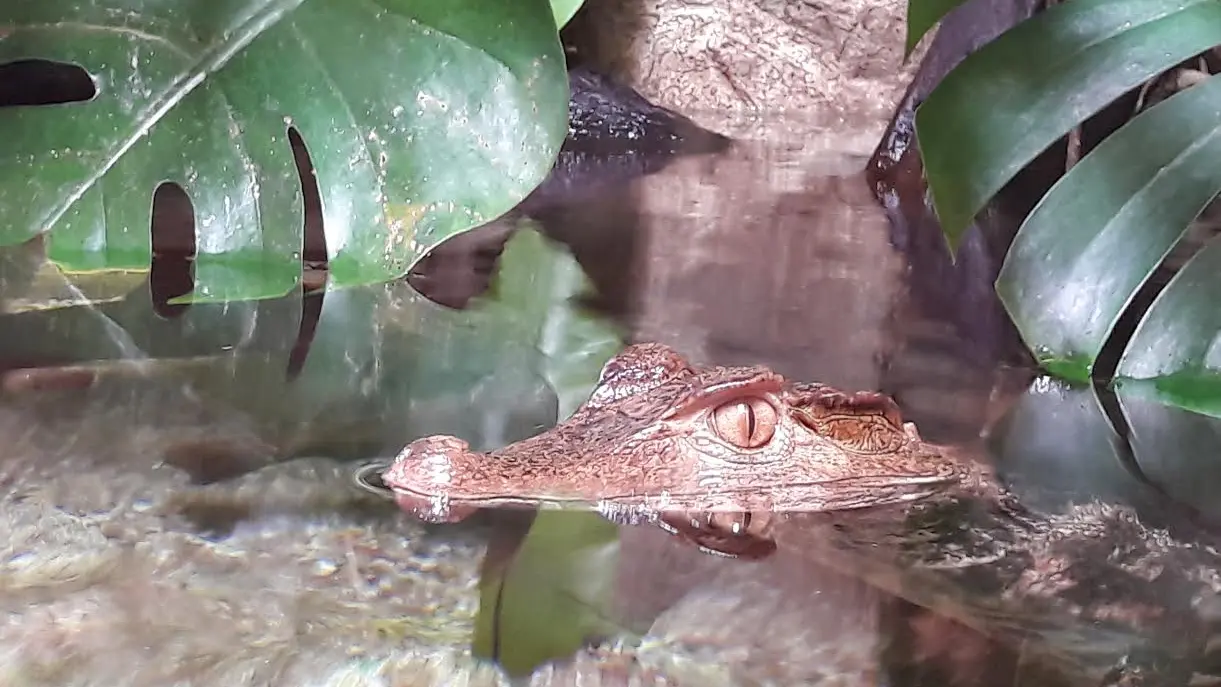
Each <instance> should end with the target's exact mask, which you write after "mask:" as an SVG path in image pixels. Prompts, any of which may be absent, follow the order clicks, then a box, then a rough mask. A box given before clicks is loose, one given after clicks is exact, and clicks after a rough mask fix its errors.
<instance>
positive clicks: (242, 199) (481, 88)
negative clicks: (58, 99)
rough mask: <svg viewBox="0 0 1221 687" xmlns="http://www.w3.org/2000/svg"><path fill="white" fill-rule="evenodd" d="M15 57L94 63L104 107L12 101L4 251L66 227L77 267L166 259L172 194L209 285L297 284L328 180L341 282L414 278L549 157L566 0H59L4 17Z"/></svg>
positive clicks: (214, 296) (331, 245)
mask: <svg viewBox="0 0 1221 687" xmlns="http://www.w3.org/2000/svg"><path fill="white" fill-rule="evenodd" d="M0 27H3V32H4V33H5V34H6V35H4V37H3V39H2V40H0V62H7V61H10V60H17V59H28V58H41V59H46V60H52V61H57V62H62V63H68V64H76V65H80V66H82V67H83V68H84V69H86V70H87V71H88V72H89V74H90V75H91V76H92V78H93V80H94V83H95V84H96V85H97V90H98V94H97V96H96V97H95V98H94V99H92V100H91V101H88V102H80V103H70V104H65V105H57V106H53V107H15V108H4V109H0V128H2V129H3V130H4V132H5V135H4V136H3V137H2V138H0V213H2V214H3V216H4V223H3V224H0V244H13V243H18V242H21V241H24V240H26V239H28V238H29V237H31V236H33V235H35V234H39V233H42V232H46V231H49V232H50V255H51V257H52V259H54V260H55V261H56V262H58V263H59V264H60V265H61V266H62V267H63V268H65V269H67V270H69V271H96V270H134V271H141V270H146V269H147V268H148V265H149V260H150V255H151V244H150V235H149V223H150V205H151V198H152V193H153V191H154V189H155V187H156V186H157V185H158V184H159V183H160V182H162V181H165V180H169V181H173V182H176V183H178V184H179V185H181V186H182V187H183V188H184V189H185V190H186V191H187V194H188V195H189V196H190V198H191V201H192V203H193V204H194V209H195V224H196V232H197V242H196V243H197V249H198V256H197V259H196V262H195V284H196V293H195V294H194V298H196V299H203V300H226V299H229V298H235V297H259V296H270V295H278V294H281V293H285V292H287V291H288V290H289V289H290V288H292V287H293V286H294V285H295V284H296V282H297V279H298V277H299V273H300V253H301V250H302V221H303V216H302V208H301V203H302V196H301V189H300V180H299V179H298V175H297V172H296V169H295V167H294V162H293V157H292V153H291V150H290V147H289V143H288V139H287V136H286V132H287V130H288V128H289V127H293V128H295V129H296V130H297V131H299V132H300V134H301V136H302V137H303V139H304V141H305V144H306V146H307V147H308V149H309V153H310V156H311V160H312V163H313V166H314V169H315V173H316V177H317V182H318V185H319V187H320V192H321V197H322V207H323V224H324V227H325V231H326V237H327V246H328V251H329V253H330V256H329V257H330V270H331V274H330V284H331V285H332V286H349V285H355V284H367V283H376V282H380V281H384V280H387V279H391V278H394V277H397V276H399V275H402V274H404V273H405V272H406V271H407V270H408V269H409V268H410V267H411V265H412V264H413V263H414V262H415V261H416V260H417V259H418V258H419V257H420V256H421V255H422V254H423V253H424V252H425V251H426V250H427V249H428V248H429V247H431V246H432V245H435V244H436V243H438V242H440V241H441V240H443V239H445V238H447V237H449V236H451V235H453V234H455V233H457V232H460V231H462V230H465V229H467V228H470V227H472V226H476V225H478V224H482V223H484V222H486V221H489V220H491V219H493V218H495V217H497V216H498V215H500V214H502V213H503V212H505V211H506V210H508V209H509V208H511V207H512V206H513V205H515V204H516V203H517V202H518V201H519V200H520V199H521V198H523V197H524V196H525V195H526V194H527V193H529V191H530V190H532V189H533V188H534V187H535V186H536V185H538V184H539V183H540V182H541V181H542V179H543V178H544V177H545V175H546V174H547V173H548V171H549V170H550V167H551V164H552V162H553V160H554V156H555V154H556V152H557V151H558V149H559V145H560V143H561V142H562V140H563V136H564V134H565V131H566V123H567V117H566V115H567V80H566V77H565V67H564V59H563V54H562V51H561V48H560V44H559V40H558V36H557V35H556V31H555V21H554V18H553V15H552V9H551V6H550V4H549V3H548V2H547V1H546V0H522V1H521V2H513V3H503V2H498V1H496V0H453V1H452V2H445V3H433V2H425V1H422V0H378V1H377V2H370V3H352V2H344V1H342V0H223V1H219V2H207V3H198V2H193V1H191V0H168V1H161V0H125V1H120V0H104V1H102V2H93V3H84V4H82V3H76V2H69V1H68V0H46V1H45V2H37V3H9V4H7V5H5V6H4V8H3V9H0Z"/></svg>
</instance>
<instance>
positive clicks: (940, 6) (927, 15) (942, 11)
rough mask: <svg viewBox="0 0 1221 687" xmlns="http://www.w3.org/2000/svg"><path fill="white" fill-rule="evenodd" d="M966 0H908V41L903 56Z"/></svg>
mask: <svg viewBox="0 0 1221 687" xmlns="http://www.w3.org/2000/svg"><path fill="white" fill-rule="evenodd" d="M964 2H966V0H908V2H907V43H906V45H905V46H904V48H903V56H904V57H907V56H909V55H911V54H912V51H913V50H915V49H916V44H917V43H919V42H920V39H921V38H924V34H926V33H928V32H929V31H930V30H932V28H933V27H934V26H936V25H937V22H939V21H941V18H942V17H944V16H945V15H947V14H949V13H950V10H952V9H954V8H955V7H958V6H959V5H961V4H962V3H964Z"/></svg>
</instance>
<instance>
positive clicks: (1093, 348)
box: [996, 77, 1221, 380]
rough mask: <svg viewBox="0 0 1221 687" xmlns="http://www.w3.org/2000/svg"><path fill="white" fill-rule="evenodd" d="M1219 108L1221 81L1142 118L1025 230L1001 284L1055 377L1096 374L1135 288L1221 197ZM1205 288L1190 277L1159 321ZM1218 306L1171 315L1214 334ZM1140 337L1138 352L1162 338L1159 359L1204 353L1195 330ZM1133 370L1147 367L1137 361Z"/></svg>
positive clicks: (1078, 169) (1045, 204) (1050, 197)
mask: <svg viewBox="0 0 1221 687" xmlns="http://www.w3.org/2000/svg"><path fill="white" fill-rule="evenodd" d="M1219 111H1221V78H1218V77H1213V78H1210V79H1208V80H1206V81H1205V82H1203V83H1200V84H1198V85H1197V86H1195V87H1192V88H1190V89H1188V90H1186V91H1184V92H1182V93H1179V94H1177V95H1175V96H1174V97H1172V98H1169V99H1168V100H1165V101H1163V102H1161V103H1159V104H1158V105H1156V106H1154V107H1152V108H1150V109H1149V110H1147V111H1145V112H1143V113H1141V114H1140V115H1139V116H1137V117H1136V118H1134V119H1133V120H1132V121H1130V122H1129V123H1128V124H1126V125H1125V126H1124V127H1122V128H1121V129H1119V130H1118V131H1116V132H1115V133H1114V134H1113V135H1112V136H1110V137H1109V138H1108V139H1106V140H1105V141H1103V142H1102V143H1101V144H1100V145H1099V146H1098V147H1097V148H1095V149H1094V150H1093V151H1092V152H1091V153H1090V154H1089V155H1087V156H1086V157H1085V158H1083V159H1082V160H1081V162H1080V163H1079V164H1077V165H1076V166H1074V167H1073V169H1072V170H1071V171H1070V172H1069V173H1068V174H1067V175H1065V176H1064V177H1063V178H1062V179H1061V180H1060V181H1059V182H1058V183H1057V184H1056V185H1055V186H1054V187H1053V188H1052V189H1051V191H1049V192H1048V193H1047V195H1046V196H1044V198H1043V200H1042V201H1041V202H1040V203H1039V205H1038V206H1037V207H1036V208H1035V209H1034V211H1033V212H1031V214H1030V216H1029V217H1027V219H1026V221H1025V223H1023V225H1022V228H1021V229H1020V230H1019V232H1018V235H1017V237H1016V238H1015V239H1014V242H1013V246H1012V247H1011V248H1010V249H1009V255H1008V256H1007V258H1006V260H1005V264H1004V267H1003V268H1002V269H1001V273H1000V277H999V279H998V280H997V286H996V288H997V292H998V293H999V295H1000V297H1001V299H1002V300H1003V301H1004V303H1005V306H1006V308H1007V309H1008V310H1009V313H1010V314H1011V315H1012V316H1013V318H1014V321H1015V323H1016V324H1017V327H1018V330H1019V331H1020V332H1021V333H1022V337H1023V338H1024V339H1025V341H1026V343H1027V345H1028V346H1029V347H1030V349H1031V350H1032V351H1034V352H1035V355H1036V357H1037V358H1038V359H1039V360H1040V361H1041V362H1042V363H1044V364H1045V365H1048V366H1055V367H1056V371H1057V373H1058V374H1061V375H1063V376H1066V377H1068V378H1074V379H1079V380H1080V379H1086V378H1088V376H1089V374H1090V372H1091V370H1092V368H1093V365H1094V361H1095V359H1096V358H1097V356H1098V353H1099V351H1101V350H1102V346H1103V343H1104V342H1105V341H1106V339H1107V337H1108V336H1109V334H1110V332H1111V329H1112V328H1113V327H1114V326H1115V323H1116V321H1117V320H1118V319H1119V316H1120V314H1121V313H1122V312H1123V311H1124V309H1125V308H1126V307H1127V305H1128V303H1129V302H1130V301H1131V299H1132V297H1133V296H1134V295H1135V293H1136V291H1137V290H1138V289H1139V288H1140V286H1141V284H1143V283H1144V281H1145V280H1146V279H1147V278H1148V277H1149V275H1150V274H1151V273H1152V272H1153V270H1154V269H1155V268H1156V267H1157V265H1158V264H1159V263H1160V262H1161V260H1162V258H1163V257H1164V256H1165V255H1166V253H1168V252H1169V251H1170V249H1171V248H1172V247H1173V246H1174V244H1175V243H1176V242H1177V241H1178V239H1179V237H1180V236H1181V235H1182V233H1183V232H1184V231H1185V230H1186V228H1187V226H1188V224H1189V223H1190V222H1191V220H1192V219H1193V218H1194V217H1195V216H1196V215H1197V214H1199V212H1200V210H1201V209H1202V208H1203V207H1204V206H1205V205H1207V203H1208V202H1209V201H1210V200H1211V199H1212V198H1213V196H1215V195H1216V194H1217V191H1218V190H1219V189H1221V167H1218V166H1217V164H1216V161H1217V160H1218V159H1219V158H1221V135H1218V134H1219V133H1221V120H1218V118H1217V112H1219ZM1214 274H1216V273H1215V272H1214ZM1205 278H1206V279H1211V280H1212V281H1211V283H1212V284H1214V285H1215V284H1216V283H1217V282H1216V277H1211V276H1210V277H1205ZM1198 280H1199V277H1195V278H1193V277H1192V276H1191V275H1188V281H1187V282H1185V283H1184V285H1183V286H1180V287H1179V288H1178V290H1177V293H1181V294H1183V295H1181V296H1176V295H1175V294H1172V295H1171V296H1170V298H1171V301H1169V302H1168V304H1167V306H1166V307H1163V308H1161V309H1160V314H1155V313H1151V315H1156V316H1157V317H1159V318H1161V321H1163V322H1164V321H1165V318H1167V317H1168V316H1169V315H1167V314H1165V313H1168V312H1170V311H1171V310H1172V309H1174V308H1179V309H1181V308H1183V307H1187V306H1189V305H1190V304H1191V302H1192V301H1196V300H1199V299H1202V298H1208V299H1213V297H1212V296H1210V295H1206V294H1208V293H1210V292H1215V291H1214V289H1215V286H1214V287H1212V288H1207V289H1200V288H1198V284H1197V282H1198ZM1180 281H1181V280H1180ZM1193 289H1194V291H1193ZM1184 299H1186V301H1185V300H1184ZM1163 300H1164V299H1163ZM1210 306H1215V301H1214V302H1209V303H1208V304H1207V305H1205V303H1203V302H1200V303H1196V307H1197V308H1198V309H1197V310H1193V311H1191V312H1190V313H1188V312H1183V313H1182V314H1181V315H1180V314H1176V315H1175V317H1176V318H1177V317H1186V318H1187V319H1191V318H1192V317H1195V316H1196V315H1203V317H1201V318H1199V319H1197V320H1192V324H1190V325H1189V324H1187V323H1186V320H1182V322H1183V324H1181V327H1194V326H1197V325H1196V323H1197V322H1198V323H1199V325H1200V326H1203V327H1204V328H1205V329H1206V330H1207V331H1208V332H1209V336H1210V337H1211V336H1215V334H1216V326H1217V324H1218V323H1221V320H1218V319H1217V316H1216V314H1215V312H1214V311H1213V310H1208V307H1210ZM1167 308H1169V309H1171V310H1168V309H1167ZM1142 330H1143V331H1145V332H1146V333H1145V334H1144V335H1143V339H1144V340H1145V341H1146V343H1142V344H1140V346H1142V347H1148V346H1151V345H1154V340H1156V341H1157V342H1158V343H1157V346H1158V348H1157V351H1156V353H1154V354H1153V355H1154V356H1155V357H1156V356H1164V355H1168V354H1169V351H1170V349H1172V348H1177V347H1178V346H1180V345H1182V346H1187V349H1185V350H1188V351H1199V352H1200V353H1202V352H1203V349H1201V348H1200V346H1199V345H1198V344H1196V343H1195V342H1193V341H1192V336H1198V333H1197V334H1192V333H1191V332H1190V331H1188V330H1186V329H1181V330H1180V331H1178V332H1173V333H1172V332H1168V331H1166V329H1165V327H1164V326H1162V325H1161V324H1158V325H1155V326H1144V327H1142ZM1153 332H1156V334H1153ZM1174 334H1181V335H1182V337H1183V338H1182V339H1180V338H1178V337H1177V336H1174ZM1168 335H1169V336H1168ZM1151 337H1152V338H1151ZM1135 345H1136V344H1135V343H1134V346H1135ZM1135 350H1138V349H1135ZM1187 355H1193V354H1191V353H1188V354H1187ZM1144 360H1146V361H1148V360H1150V359H1149V358H1148V357H1146V358H1144ZM1129 365H1130V366H1132V365H1135V366H1136V368H1142V367H1143V368H1145V369H1146V370H1147V369H1148V363H1147V362H1146V363H1139V362H1138V360H1137V358H1131V362H1130V363H1129ZM1136 368H1131V367H1130V368H1129V369H1136Z"/></svg>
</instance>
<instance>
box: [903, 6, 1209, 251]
mask: <svg viewBox="0 0 1221 687" xmlns="http://www.w3.org/2000/svg"><path fill="white" fill-rule="evenodd" d="M1217 44H1221V3H1218V2H1216V0H1122V1H1116V0H1073V2H1065V3H1060V4H1057V5H1054V6H1052V7H1050V8H1049V9H1047V10H1046V11H1043V12H1041V13H1039V14H1037V15H1036V16H1035V17H1033V18H1031V19H1029V20H1027V21H1025V22H1022V23H1021V24H1019V25H1017V26H1015V27H1014V28H1012V29H1011V30H1009V31H1008V32H1006V33H1004V34H1003V35H1001V36H1000V37H998V38H997V39H996V40H995V41H993V42H991V43H989V44H987V45H985V46H984V47H982V48H980V49H979V50H978V51H976V52H975V53H972V54H971V55H969V56H968V57H967V58H966V59H965V60H963V61H962V63H961V64H959V65H958V67H956V68H955V69H954V70H953V71H951V72H950V73H949V74H948V75H947V76H946V78H945V79H944V80H943V81H942V82H941V83H940V84H939V85H938V87H937V88H936V89H935V90H934V91H933V92H932V93H931V94H930V95H929V97H928V99H927V100H926V101H925V102H924V103H923V104H922V105H921V106H920V107H919V109H918V110H917V113H916V132H917V136H918V139H919V142H920V150H921V153H922V154H923V156H924V165H925V173H926V175H927V179H928V185H929V190H930V192H931V194H932V198H933V202H934V204H935V206H936V209H937V215H938V217H939V218H940V220H941V225H942V230H943V231H944V232H945V235H946V237H947V239H948V241H949V244H950V246H951V248H956V247H957V245H958V243H959V242H960V241H961V239H962V235H963V233H964V232H965V231H966V229H967V227H968V226H969V225H970V223H971V220H972V218H973V217H974V216H975V214H976V213H977V212H978V211H979V210H980V209H981V208H982V207H983V206H984V204H985V203H987V202H988V200H989V199H990V198H992V196H993V195H994V194H996V192H997V191H999V190H1000V189H1001V188H1002V187H1003V186H1004V185H1005V183H1007V182H1008V181H1009V180H1010V179H1012V178H1013V176H1014V175H1015V174H1017V172H1018V171H1019V170H1021V169H1022V168H1023V167H1024V166H1025V165H1026V164H1027V163H1029V162H1030V161H1031V160H1033V159H1034V158H1035V157H1036V156H1037V155H1038V154H1039V153H1040V152H1042V151H1043V150H1044V149H1046V148H1047V147H1048V146H1050V145H1051V144H1052V143H1054V142H1055V141H1056V140H1057V139H1059V138H1060V137H1062V136H1064V135H1065V134H1066V133H1068V131H1069V130H1070V129H1072V128H1073V127H1074V126H1076V125H1077V124H1078V123H1079V122H1081V121H1084V120H1085V119H1086V118H1088V117H1089V116H1090V115H1092V114H1094V113H1095V112H1097V111H1099V110H1101V109H1102V108H1103V107H1105V106H1106V105H1107V104H1108V103H1110V102H1111V101H1112V100H1114V99H1115V98H1117V97H1119V96H1120V95H1122V94H1123V93H1124V92H1126V91H1128V90H1129V89H1132V88H1135V87H1137V86H1139V85H1140V84H1141V83H1142V82H1144V81H1145V80H1147V79H1148V78H1150V77H1152V76H1154V75H1156V74H1158V73H1160V72H1162V71H1163V70H1165V69H1167V68H1169V67H1171V66H1173V65H1175V64H1177V63H1178V62H1180V61H1182V60H1184V59H1186V58H1188V57H1191V56H1192V55H1195V54H1196V53H1199V52H1202V51H1204V50H1207V49H1208V48H1211V47H1213V46H1214V45H1217Z"/></svg>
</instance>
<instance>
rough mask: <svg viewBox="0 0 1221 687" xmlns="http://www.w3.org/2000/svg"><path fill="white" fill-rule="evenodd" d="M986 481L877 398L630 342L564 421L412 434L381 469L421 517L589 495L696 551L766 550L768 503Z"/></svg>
mask: <svg viewBox="0 0 1221 687" xmlns="http://www.w3.org/2000/svg"><path fill="white" fill-rule="evenodd" d="M981 479H986V478H985V477H984V475H983V474H982V473H981V472H980V468H979V466H977V465H973V464H971V463H970V462H964V461H961V460H959V459H958V458H957V457H956V456H954V455H952V453H951V452H950V451H948V450H946V449H943V448H941V447H937V446H934V445H931V444H927V443H925V442H924V441H922V440H921V439H920V436H919V434H918V433H917V431H916V428H915V426H914V425H912V424H910V423H904V422H903V421H902V419H901V417H900V415H899V409H898V407H897V406H896V405H895V404H894V402H893V401H892V400H891V399H890V398H889V397H887V396H884V395H882V394H877V393H872V392H861V393H853V394H846V393H843V392H841V391H838V390H836V389H833V388H831V387H829V386H825V385H822V384H815V383H804V382H791V381H788V380H786V379H785V378H783V377H781V376H780V375H778V374H776V373H774V372H772V371H770V370H768V369H767V368H764V367H696V366H693V365H691V364H689V363H688V362H687V361H686V360H684V359H683V358H682V356H680V355H679V354H678V353H677V352H675V351H674V350H673V349H671V348H669V347H667V346H664V345H661V344H654V343H647V344H637V345H634V346H631V347H629V348H627V349H626V350H624V351H623V352H621V353H620V354H619V355H617V356H616V357H615V358H613V359H611V360H610V361H609V362H608V363H607V364H606V366H605V367H604V368H603V370H602V374H601V377H600V379H599V381H598V385H597V387H596V388H595V390H594V392H593V394H592V395H591V396H590V398H589V400H588V401H586V402H585V404H584V405H582V406H581V407H580V408H579V409H578V410H577V412H576V413H574V414H573V416H572V417H571V418H569V419H568V420H567V421H566V422H564V423H563V424H561V425H559V426H557V427H555V428H554V429H552V430H550V431H548V432H544V433H542V434H540V435H538V436H535V437H532V438H530V439H526V440H524V441H520V442H517V443H515V444H512V445H510V446H507V447H505V448H503V449H500V450H499V451H493V452H491V453H478V452H474V451H471V450H470V447H469V446H468V445H467V444H466V442H464V441H462V440H460V439H457V438H454V437H449V436H433V437H426V438H423V439H419V440H417V441H415V442H413V443H412V444H411V445H409V446H408V447H407V448H406V449H404V450H403V452H402V453H400V454H399V456H398V458H397V459H396V461H395V463H394V464H393V465H392V466H391V467H390V468H389V469H388V470H386V471H385V473H383V475H382V481H383V482H384V483H385V484H386V485H387V486H388V487H390V488H391V489H393V490H394V492H395V494H396V496H397V499H398V502H399V505H400V506H401V507H403V508H404V509H405V510H408V511H411V512H414V513H415V514H416V515H417V516H419V517H421V518H424V519H427V520H431V521H455V520H460V519H462V518H464V517H466V516H468V515H469V514H470V513H471V512H473V511H474V510H475V509H478V508H492V507H501V508H503V507H544V508H563V507H574V506H575V507H581V506H584V507H590V506H592V507H596V508H597V509H599V510H600V511H601V512H602V513H603V514H605V515H606V516H607V517H609V518H611V519H613V520H615V521H617V522H625V523H626V522H640V521H646V520H647V521H655V522H658V523H659V524H661V525H662V526H664V527H666V528H667V529H670V530H671V531H680V532H682V533H683V534H684V535H685V536H687V537H688V538H690V539H693V540H694V541H696V542H697V543H698V544H700V545H701V546H702V547H704V548H705V549H706V550H708V551H712V552H716V553H722V554H726V555H750V556H758V555H766V554H767V553H769V552H770V551H771V550H772V549H773V548H774V544H772V542H771V536H770V535H771V523H772V521H773V518H772V517H770V514H773V513H777V512H784V513H794V512H829V511H842V510H850V509H858V508H865V507H872V506H883V505H890V504H897V503H903V502H910V501H915V500H918V499H922V498H924V497H927V496H930V495H932V494H935V493H938V492H939V491H941V490H943V489H945V488H947V487H951V486H957V485H961V484H963V483H964V482H968V483H980V482H981Z"/></svg>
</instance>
